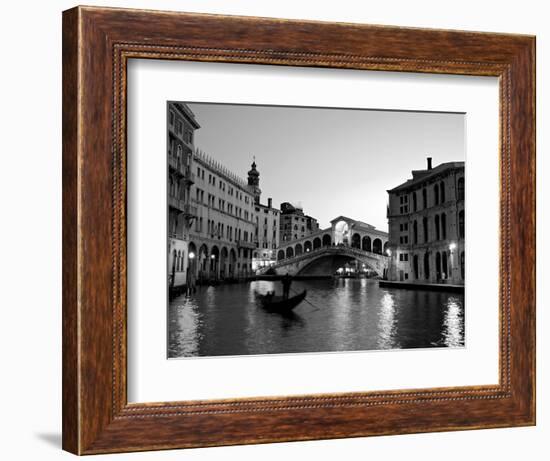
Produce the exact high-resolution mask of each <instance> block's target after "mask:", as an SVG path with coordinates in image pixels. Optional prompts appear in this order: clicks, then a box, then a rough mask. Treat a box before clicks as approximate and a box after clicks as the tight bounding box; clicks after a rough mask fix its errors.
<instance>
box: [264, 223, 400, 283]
mask: <svg viewBox="0 0 550 461" xmlns="http://www.w3.org/2000/svg"><path fill="white" fill-rule="evenodd" d="M387 245H388V234H387V233H386V232H382V231H379V230H377V229H376V228H375V227H374V226H372V225H370V224H367V223H364V222H361V221H356V220H354V219H351V218H347V217H345V216H339V217H337V218H335V219H333V220H332V221H331V226H330V227H328V228H327V229H323V230H319V231H318V232H315V233H313V234H311V235H308V236H307V237H304V238H301V239H297V240H292V241H290V242H288V243H285V242H282V244H281V245H280V246H279V248H278V249H277V262H276V263H275V264H274V265H272V266H271V267H270V268H266V270H269V271H270V272H273V271H274V272H275V273H276V274H278V275H282V274H286V273H288V274H290V275H303V276H327V275H333V274H334V273H335V272H336V270H337V269H338V268H339V267H342V266H344V265H345V264H346V263H349V262H351V261H353V260H357V261H359V263H361V264H364V265H365V267H366V268H368V269H370V270H372V271H374V272H376V273H377V274H378V275H379V276H383V275H384V270H385V269H386V268H387V267H388V259H389V258H388V256H387V253H386V251H387ZM264 272H265V271H264Z"/></svg>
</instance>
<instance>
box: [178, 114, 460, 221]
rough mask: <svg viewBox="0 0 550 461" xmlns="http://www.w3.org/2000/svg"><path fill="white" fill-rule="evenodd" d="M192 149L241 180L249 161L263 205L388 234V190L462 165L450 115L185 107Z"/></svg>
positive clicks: (454, 117)
mask: <svg viewBox="0 0 550 461" xmlns="http://www.w3.org/2000/svg"><path fill="white" fill-rule="evenodd" d="M188 105H189V107H190V108H191V110H192V111H193V112H194V113H195V116H196V119H197V121H198V123H199V124H200V125H201V128H200V129H198V130H197V131H195V146H196V147H198V148H199V149H201V150H203V151H204V152H206V153H207V154H208V155H210V156H211V157H213V158H215V159H216V160H218V161H220V162H221V163H222V164H224V165H225V166H226V167H227V168H228V169H229V170H231V171H233V172H234V173H235V174H237V175H239V176H240V177H242V178H243V179H246V177H247V172H248V170H249V169H250V164H251V163H252V160H253V158H254V157H255V158H256V163H257V169H258V171H259V172H260V188H261V190H262V198H261V202H262V203H267V199H268V197H272V198H273V205H274V206H277V207H278V206H279V205H280V203H282V202H291V203H298V204H301V206H302V207H303V210H304V213H306V214H308V215H310V216H313V217H314V218H317V220H318V221H319V226H320V227H321V228H325V227H328V226H329V223H330V221H331V220H332V219H334V218H336V217H337V216H340V215H344V216H348V217H349V218H352V219H355V220H358V221H364V222H367V223H369V224H372V225H373V226H376V227H377V228H378V229H380V230H383V231H387V229H388V222H387V219H386V204H387V202H388V194H387V190H388V189H392V188H393V187H395V186H397V185H399V184H401V183H403V182H404V181H406V180H407V179H409V178H410V177H411V170H418V169H425V168H426V157H432V158H433V166H434V167H435V166H437V165H439V164H440V163H444V162H450V161H464V159H465V138H464V133H465V116H464V114H455V113H433V112H398V111H381V110H380V111H379V110H362V109H360V110H357V109H334V108H309V107H308V108H304V107H283V106H251V105H234V104H227V105H226V104H201V103H188Z"/></svg>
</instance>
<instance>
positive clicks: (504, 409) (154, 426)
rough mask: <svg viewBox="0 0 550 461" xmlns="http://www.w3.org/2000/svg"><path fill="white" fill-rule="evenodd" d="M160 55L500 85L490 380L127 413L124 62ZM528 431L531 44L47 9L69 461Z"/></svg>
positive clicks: (459, 35)
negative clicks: (496, 301) (58, 168)
mask: <svg viewBox="0 0 550 461" xmlns="http://www.w3.org/2000/svg"><path fill="white" fill-rule="evenodd" d="M132 58H146V59H172V60H193V61H218V62H232V63H254V64H272V65H273V64H275V65H290V66H314V67H328V68H348V69H369V70H385V71H408V72H428V73H445V74H462V75H491V76H497V77H499V80H500V103H501V104H500V105H501V109H500V137H501V139H500V160H501V162H500V165H501V198H500V211H501V213H500V214H501V218H500V220H501V237H500V238H501V241H500V244H501V245H500V248H501V261H500V353H499V365H500V382H499V384H498V385H497V386H475V387H473V386H468V387H454V388H444V389H443V388H438V389H418V390H414V391H410V390H409V391H389V392H388V391H380V392H365V393H341V394H327V395H304V396H292V397H269V398H250V399H235V400H207V401H191V402H162V403H151V404H128V403H127V399H126V321H125V319H126V309H127V306H126V220H125V210H126V164H125V162H126V64H127V61H128V59H132ZM533 424H535V38H534V37H531V36H520V35H508V34H490V33H478V32H458V31H446V30H426V29H409V28H399V27H385V26H371V25H357V24H338V23H321V22H311V21H309V22H307V21H288V20H279V19H266V18H250V17H238V16H216V15H202V14H186V13H173V12H160V11H142V10H126V9H111V8H93V7H77V8H73V9H71V10H68V11H65V12H64V13H63V448H64V449H65V450H67V451H70V452H72V453H76V454H92V453H107V452H123V451H139V450H154V449H168V448H182V447H205V446H214V445H234V444H243V443H267V442H277V441H289V440H311V439H326V438H337V437H359V436H369V435H382V434H404V433H412V432H432V431H442V430H464V429H478V428H490V427H508V426H525V425H533Z"/></svg>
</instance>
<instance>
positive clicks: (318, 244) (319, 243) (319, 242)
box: [313, 237, 321, 250]
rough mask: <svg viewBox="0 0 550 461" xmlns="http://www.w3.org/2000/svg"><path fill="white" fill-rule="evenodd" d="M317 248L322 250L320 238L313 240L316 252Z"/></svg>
mask: <svg viewBox="0 0 550 461" xmlns="http://www.w3.org/2000/svg"><path fill="white" fill-rule="evenodd" d="M317 248H321V239H320V238H319V237H315V238H314V239H313V249H314V250H316V249H317Z"/></svg>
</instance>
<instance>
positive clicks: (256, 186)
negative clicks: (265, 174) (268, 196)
mask: <svg viewBox="0 0 550 461" xmlns="http://www.w3.org/2000/svg"><path fill="white" fill-rule="evenodd" d="M251 167H252V168H251V169H250V170H249V172H248V190H249V191H250V192H251V193H252V195H254V203H260V195H261V194H262V190H261V189H260V173H259V172H258V170H257V169H256V159H254V161H253V162H252V165H251Z"/></svg>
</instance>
